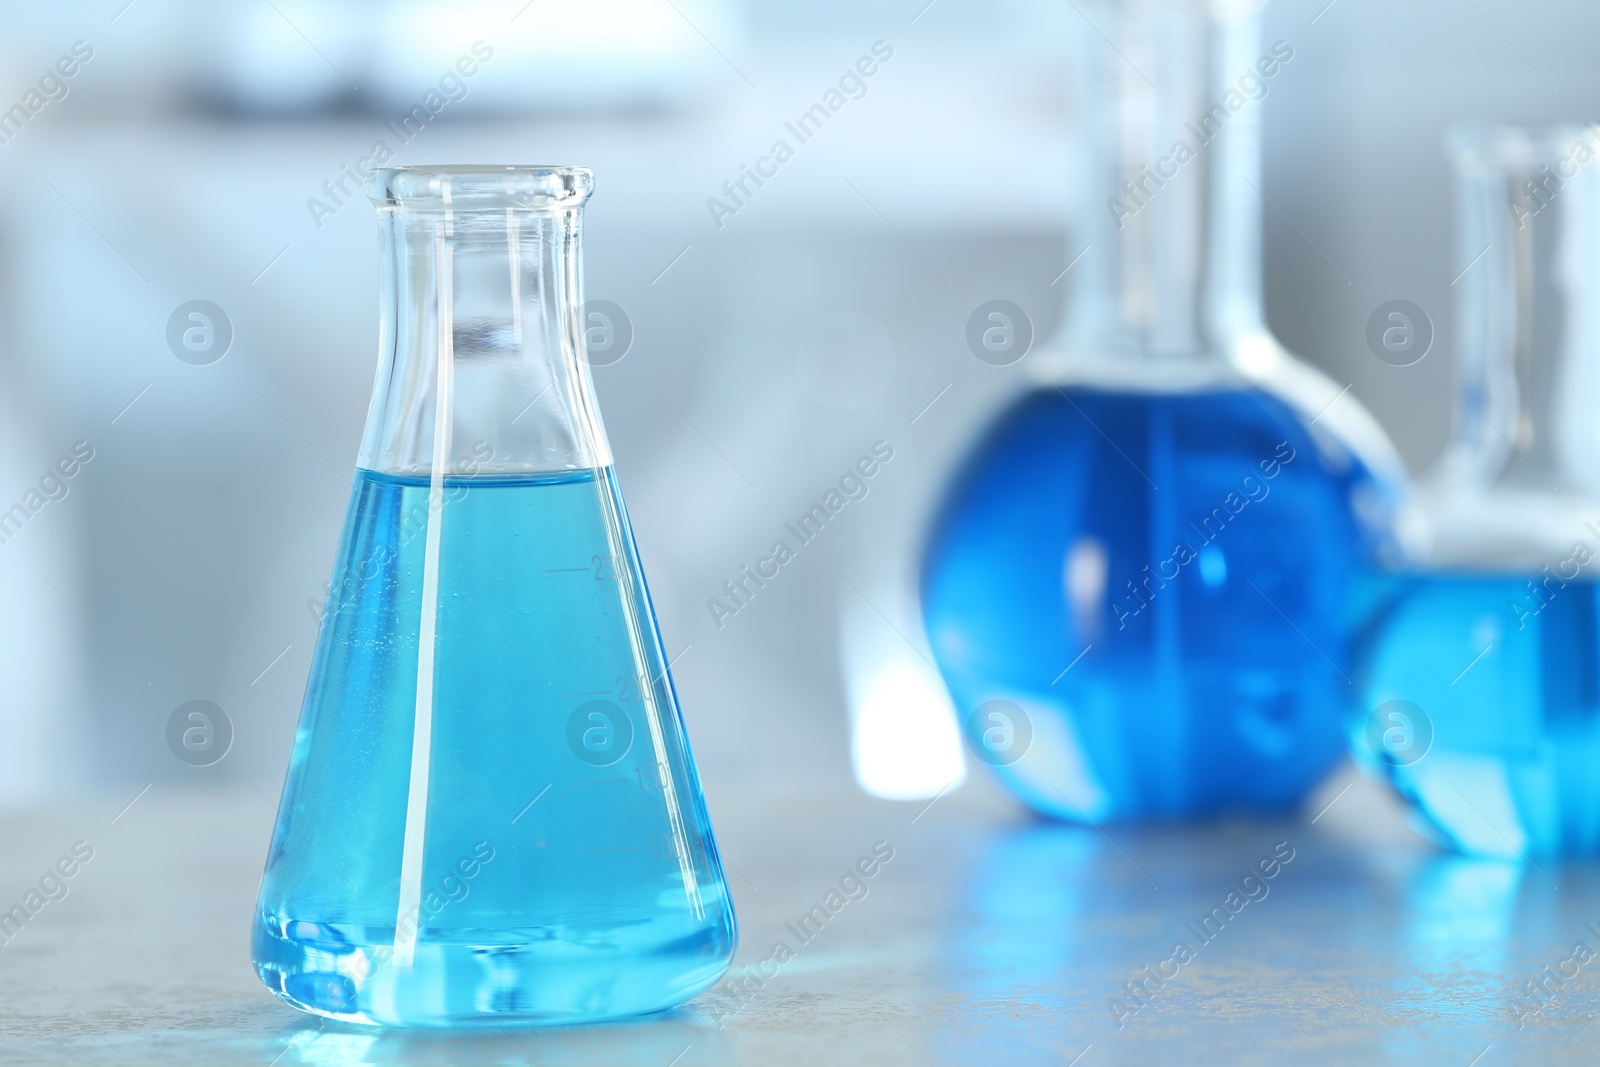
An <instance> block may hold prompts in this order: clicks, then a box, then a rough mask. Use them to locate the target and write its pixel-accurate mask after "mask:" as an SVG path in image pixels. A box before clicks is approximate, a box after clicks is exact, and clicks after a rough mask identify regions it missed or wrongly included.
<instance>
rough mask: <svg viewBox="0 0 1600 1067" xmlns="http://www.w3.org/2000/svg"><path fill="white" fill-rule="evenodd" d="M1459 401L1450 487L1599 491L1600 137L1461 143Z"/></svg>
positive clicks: (1492, 133) (1544, 133)
mask: <svg viewBox="0 0 1600 1067" xmlns="http://www.w3.org/2000/svg"><path fill="white" fill-rule="evenodd" d="M1451 147H1452V155H1453V156H1454V163H1455V169H1456V181H1457V192H1458V202H1457V211H1458V233H1459V238H1460V244H1459V247H1458V250H1457V251H1458V255H1459V256H1460V262H1462V263H1470V266H1469V267H1468V268H1467V270H1466V271H1465V273H1464V274H1463V275H1462V276H1461V278H1460V279H1459V280H1458V281H1457V283H1456V288H1457V289H1458V290H1459V293H1458V294H1457V297H1456V336H1457V339H1458V340H1457V343H1458V345H1459V349H1458V357H1457V359H1458V365H1457V384H1456V391H1457V394H1458V403H1457V409H1456V418H1455V425H1454V432H1453V436H1452V439H1451V443H1450V446H1449V448H1448V450H1447V452H1446V455H1445V459H1444V463H1443V467H1442V469H1441V471H1440V481H1441V482H1442V483H1443V484H1444V485H1446V486H1449V487H1451V488H1461V489H1470V490H1474V491H1479V490H1490V489H1496V490H1508V491H1514V492H1518V493H1535V494H1537V493H1545V494H1549V493H1557V494H1562V495H1584V494H1586V495H1591V496H1593V495H1595V494H1600V421H1597V420H1596V418H1595V411H1596V409H1597V407H1600V164H1596V163H1592V162H1590V161H1591V160H1593V159H1594V157H1595V156H1596V155H1597V154H1600V137H1597V131H1596V130H1595V129H1594V128H1592V127H1591V128H1578V127H1572V128H1564V129H1552V130H1539V131H1527V130H1506V129H1480V130H1476V131H1472V132H1463V133H1461V134H1458V135H1457V136H1455V137H1454V138H1452V145H1451Z"/></svg>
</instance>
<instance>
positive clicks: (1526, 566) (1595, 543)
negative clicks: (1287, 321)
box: [1352, 126, 1600, 858]
mask: <svg viewBox="0 0 1600 1067" xmlns="http://www.w3.org/2000/svg"><path fill="white" fill-rule="evenodd" d="M1596 132H1597V131H1596V130H1595V128H1594V127H1577V126H1573V127H1566V128H1555V129H1540V130H1523V129H1498V128H1489V129H1473V130H1468V131H1462V132H1461V133H1459V134H1458V135H1456V136H1455V137H1454V138H1453V139H1452V140H1453V143H1452V146H1451V148H1452V154H1453V156H1454V161H1455V167H1456V179H1457V189H1458V195H1459V203H1458V212H1459V216H1458V219H1459V222H1458V227H1459V238H1460V239H1459V243H1458V246H1457V253H1458V255H1459V256H1460V257H1461V259H1460V262H1462V263H1468V262H1470V263H1471V266H1470V268H1469V269H1467V270H1466V271H1465V272H1464V273H1463V274H1462V276H1461V278H1460V279H1459V280H1458V281H1457V282H1456V283H1455V287H1456V289H1457V290H1459V292H1458V293H1457V296H1456V300H1457V304H1456V321H1457V336H1458V339H1459V340H1458V344H1459V350H1458V354H1457V360H1458V367H1457V376H1456V395H1457V404H1456V418H1455V429H1454V435H1453V438H1452V441H1451V443H1450V445H1449V448H1448V449H1447V451H1446V453H1445V456H1444V458H1443V460H1442V462H1441V463H1440V465H1439V467H1438V469H1437V470H1436V471H1435V472H1434V474H1433V475H1432V476H1431V477H1430V478H1429V479H1428V480H1427V481H1426V482H1424V483H1423V485H1422V486H1421V487H1420V488H1419V491H1418V494H1417V502H1418V510H1419V513H1420V516H1421V519H1422V527H1423V530H1424V531H1425V539H1426V544H1425V550H1424V553H1423V558H1422V560H1421V566H1419V567H1418V568H1417V569H1416V571H1415V572H1414V573H1413V575H1412V581H1411V582H1410V583H1409V585H1408V587H1407V588H1406V590H1405V592H1404V593H1403V594H1402V595H1401V596H1400V597H1399V598H1398V599H1397V600H1396V602H1395V603H1394V604H1393V605H1392V606H1391V607H1390V608H1389V610H1387V611H1386V612H1385V614H1384V615H1383V616H1382V617H1381V618H1380V620H1379V621H1378V623H1377V624H1376V625H1375V627H1374V630H1373V634H1372V636H1371V641H1370V644H1369V647H1368V650H1367V655H1366V656H1364V657H1363V658H1364V661H1365V671H1364V674H1365V683H1364V684H1365V693H1364V696H1365V698H1366V700H1365V707H1364V708H1363V710H1364V711H1365V712H1366V714H1365V716H1363V717H1362V718H1361V719H1359V720H1358V721H1356V722H1355V723H1354V724H1353V725H1354V731H1353V732H1354V736H1353V739H1352V740H1353V742H1354V749H1355V753H1356V756H1357V758H1358V759H1360V760H1361V761H1362V762H1363V763H1364V764H1365V765H1367V766H1368V767H1369V768H1370V769H1372V770H1374V771H1375V772H1377V773H1379V774H1381V775H1383V776H1385V777H1387V778H1388V779H1389V780H1390V781H1391V782H1392V783H1394V785H1395V787H1396V788H1397V789H1398V790H1399V791H1400V792H1401V794H1403V795H1404V796H1405V797H1407V798H1408V799H1409V800H1410V801H1411V802H1412V803H1413V804H1414V805H1415V806H1416V807H1417V808H1418V810H1419V811H1420V812H1421V813H1422V815H1423V816H1424V817H1425V822H1424V826H1423V829H1425V830H1427V831H1430V832H1432V834H1433V836H1435V837H1437V838H1438V839H1440V840H1442V841H1443V842H1444V843H1447V844H1450V845H1453V846H1455V847H1457V848H1460V849H1463V850H1465V851H1467V852H1472V853H1477V854H1488V855H1498V856H1505V857H1511V858H1514V857H1517V856H1539V855H1551V854H1590V855H1592V854H1595V853H1597V852H1600V775H1596V773H1595V768H1596V766H1597V765H1600V581H1597V580H1596V579H1597V576H1600V421H1597V418H1596V412H1597V411H1600V171H1597V170H1596V164H1595V163H1593V162H1591V160H1593V159H1594V157H1595V156H1596V155H1597V154H1600V142H1597V137H1596Z"/></svg>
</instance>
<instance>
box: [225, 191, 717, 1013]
mask: <svg viewBox="0 0 1600 1067" xmlns="http://www.w3.org/2000/svg"><path fill="white" fill-rule="evenodd" d="M592 187H593V179H592V176H591V174H590V173H589V171H587V170H584V169H581V168H563V167H399V168H394V169H390V170H383V171H379V172H377V173H376V174H375V175H374V176H373V178H372V179H371V181H370V183H369V186H368V191H369V195H370V196H371V197H372V199H373V201H374V202H375V203H376V205H377V209H378V215H379V219H380V222H381V228H382V233H383V255H384V290H383V301H382V307H381V319H380V327H381V329H380V344H379V363H378V375H377V381H376V384H375V387H374V391H373V398H372V406H371V408H370V410H369V413H368V416H367V425H366V432H365V436H364V439H363V442H362V446H361V454H360V458H359V460H358V464H357V465H358V468H359V469H358V470H357V472H356V478H355V484H354V487H353V490H352V493H351V501H350V510H349V515H348V518H347V519H346V522H345V528H344V536H343V539H342V541H341V543H340V547H339V555H338V560H337V562H336V565H335V569H334V576H333V582H332V584H331V587H330V592H329V596H328V601H327V607H326V613H325V615H324V617H323V620H322V625H321V630H320V632H319V635H318V642H317V649H316V654H315V657H314V660H313V663H312V667H311V676H310V680H309V682H308V684H307V687H306V696H305V704H304V707H303V709H302V711H301V716H300V726H299V730H298V732H297V734H296V736H295V743H294V749H293V755H292V757H291V760H290V765H289V772H288V777H287V780H286V782H285V784H284V790H283V800H282V803H281V805H280V807H279V813H278V822H277V826H276V829H275V831H274V834H273V838H272V846H271V851H270V853H269V854H268V857H267V866H266V873H265V875H264V876H263V878H262V882H261V893H260V899H259V902H258V905H257V909H256V914H255V922H254V929H253V935H252V946H251V947H252V954H253V957H254V960H255V963H256V969H257V972H258V973H259V974H260V976H261V979H262V981H263V982H265V983H266V984H267V986H268V988H270V989H271V990H272V991H273V992H274V993H275V994H277V995H278V996H279V997H281V998H283V999H284V1000H286V1001H288V1002H289V1003H291V1004H293V1005H295V1006H296V1007H299V1008H302V1009H304V1010H306V1011H310V1012H315V1013H317V1014H319V1015H325V1016H329V1017H332V1018H337V1019H343V1020H349V1021H352V1022H363V1023H376V1024H383V1025H399V1026H461V1025H472V1024H474V1023H481V1024H489V1023H493V1024H495V1025H500V1024H503V1023H556V1022H580V1021H591V1020H598V1019H607V1018H615V1017H619V1016H626V1015H633V1014H638V1013H643V1012H650V1011H655V1010H658V1009H661V1008H666V1007H669V1006H671V1005H673V1004H677V1003H680V1002H681V1001H684V1000H686V999H688V998H690V997H692V996H694V995H695V994H697V993H699V992H701V991H702V990H704V989H706V988H708V987H709V986H710V985H711V984H712V983H713V982H715V981H716V980H717V979H718V978H719V977H720V976H721V975H722V974H723V972H724V971H726V970H727V967H728V964H729V961H730V959H731V957H732V954H733V950H734V944H735V939H736V932H735V924H734V917H733V911H732V907H731V904H730V901H729V898H728V894H727V889H726V885H725V882H724V878H723V872H722V865H721V861H720V860H719V858H718V855H717V849H716V844H715V842H714V841H713V838H712V833H711V825H710V822H709V820H708V818H707V816H706V810H705V803H704V800H703V798H702V796H701V791H700V783H699V778H698V775H697V774H696V771H695V766H694V761H693V759H692V757H691V755H690V752H689V744H688V739H687V737H686V736H685V733H684V728H683V723H682V720H681V718H680V715H679V711H678V702H677V697H676V695H675V693H674V691H673V686H672V680H671V675H670V673H669V671H668V666H667V662H666V659H665V657H664V656H663V654H662V646H661V639H660V636H659V634H658V632H657V626H656V619H655V614H654V611H653V609H652V607H651V604H650V597H649V593H648V591H647V590H646V588H645V582H644V575H643V572H642V571H641V569H640V565H639V557H638V553H637V551H636V550H635V547H634V540H633V534H632V531H631V529H630V527H629V525H628V517H627V513H626V511H625V510H624V508H623V503H622V496H621V494H620V492H619V490H618V484H617V479H616V475H615V473H614V472H613V469H612V462H611V452H610V448H609V445H608V444H607V441H606V436H605V432H604V430H603V428H602V426H601V423H600V416H599V412H598V410H597V408H596V405H595V399H594V394H593V389H592V386H591V383H590V378H589V373H588V363H587V356H586V349H585V335H584V331H583V328H582V324H581V322H580V308H581V306H582V300H583V297H582V279H581V263H582V261H581V251H580V218H581V212H582V208H583V204H584V201H585V200H586V199H587V197H588V195H589V193H590V191H591V189H592Z"/></svg>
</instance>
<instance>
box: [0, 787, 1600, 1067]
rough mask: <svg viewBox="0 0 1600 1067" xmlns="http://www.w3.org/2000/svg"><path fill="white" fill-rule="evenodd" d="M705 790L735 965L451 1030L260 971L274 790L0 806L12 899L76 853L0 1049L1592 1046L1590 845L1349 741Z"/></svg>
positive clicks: (1, 1015)
mask: <svg viewBox="0 0 1600 1067" xmlns="http://www.w3.org/2000/svg"><path fill="white" fill-rule="evenodd" d="M1352 783H1353V784H1352ZM709 792H710V796H709V803H710V805H711V809H712V814H713V818H714V820H715V822H716V825H717V830H718V835H719V839H720V843H721V847H722V851H723V856H724V858H725V860H726V862H727V868H728V878H729V881H730V883H731V888H732V891H733V895H734V899H735V902H736V906H737V909H738V914H739V922H740V927H741V931H740V934H741V938H740V948H739V955H738V958H737V960H736V963H735V966H734V970H733V972H732V973H731V974H730V975H729V976H728V978H727V979H725V980H724V981H723V982H722V983H720V984H719V985H718V986H717V987H715V988H713V989H712V990H711V991H709V992H707V993H706V994H704V995H702V996H701V997H699V998H697V999H695V1000H694V1001H692V1002H690V1003H689V1004H687V1005H685V1006H683V1007H681V1008H679V1009H677V1010H674V1011H671V1012H667V1013H663V1014H660V1015H656V1016H652V1017H649V1018H644V1019H639V1020H636V1021H633V1022H628V1023H623V1024H617V1025H608V1026H591V1027H565V1028H552V1029H517V1028H509V1027H501V1028H499V1029H492V1030H485V1031H482V1032H474V1033H453V1034H451V1033H416V1032H400V1031H372V1030H366V1029H361V1028H357V1027H353V1026H347V1025H344V1024H340V1023H334V1022H329V1021H325V1020H319V1019H316V1018H313V1017H309V1016H306V1015H302V1014H300V1013H299V1012H297V1011H295V1010H294V1009H292V1008H290V1007H288V1006H287V1005H285V1004H283V1003H281V1002H279V1001H278V1000H276V999H274V998H273V997H271V996H269V995H268V994H267V993H266V991H265V990H264V989H263V988H262V987H261V985H260V984H259V983H258V982H257V980H256V978H255V975H254V973H253V972H252V970H251V967H250V962H249V959H248V955H247V945H246V938H247V931H248V926H249V917H250V910H251V907H252V905H253V902H254V896H255V891H256V883H257V879H258V878H259V876H260V870H261V863H262V858H263V855H264V851H265V845H266V839H267V836H268V834H269V832H270V828H271V823H272V818H273V806H272V804H273V801H272V800H269V799H268V797H267V795H265V793H264V792H263V790H262V789H259V788H254V787H252V788H249V789H244V790H239V791H233V792H188V791H184V790H182V789H180V788H179V787H178V786H175V785H168V784H165V783H158V784H156V785H154V786H152V787H151V788H149V789H148V790H144V791H141V792H140V793H139V794H138V796H137V797H136V798H134V799H133V800H132V803H131V804H130V803H129V796H130V795H131V794H132V793H133V790H132V789H130V790H128V791H127V795H119V796H115V797H111V796H108V797H106V798H104V799H103V801H100V802H96V803H88V802H84V803H81V804H77V805H73V806H61V807H55V808H45V809H21V810H12V811H9V812H6V813H4V814H0V842H3V843H4V847H3V849H0V910H5V909H9V908H10V907H11V905H12V904H13V903H17V902H22V901H23V899H24V897H25V894H26V893H27V892H28V891H29V890H30V887H37V886H38V884H39V882H40V880H41V878H43V877H44V876H45V875H46V874H48V873H49V872H50V871H52V870H61V869H68V868H70V869H72V871H73V874H72V875H71V877H67V878H62V879H60V881H61V884H62V885H64V886H65V887H66V888H65V895H64V896H62V895H61V890H59V889H57V888H56V883H55V882H54V881H51V882H50V883H49V886H50V888H51V889H52V891H53V895H55V896H57V897H59V899H49V900H46V901H45V903H44V904H43V906H42V907H40V908H39V910H38V912H37V914H34V915H33V916H32V917H31V919H30V920H29V921H28V922H27V923H26V924H25V925H23V926H22V927H21V928H20V929H19V930H16V931H15V932H14V933H10V932H9V931H8V932H7V933H9V940H5V941H4V944H3V945H0V1003H3V1004H4V1010H3V1011H0V1063H36V1062H50V1061H61V1062H69V1063H76V1064H87V1063H116V1064H121V1063H167V1064H177V1063H207V1064H225V1063H278V1064H297V1063H326V1064H344V1063H506V1064H541V1065H542V1064H552V1065H553V1064H562V1065H566V1064H571V1065H583V1067H600V1065H607V1064H628V1065H642V1067H709V1065H713V1064H753V1065H760V1067H783V1065H787V1064H796V1065H806V1067H816V1065H822V1064H871V1065H873V1067H892V1065H898V1064H909V1065H926V1064H946V1063H979V1064H983V1065H985V1067H1001V1065H1006V1064H1024V1065H1045V1064H1049V1065H1062V1067H1065V1065H1076V1067H1097V1065H1100V1064H1155V1063H1174V1064H1188V1063H1226V1064H1258V1063H1259V1064H1275V1065H1281V1064H1300V1063H1304V1064H1334V1065H1343V1064H1363V1065H1366V1064H1387V1063H1427V1064H1446V1065H1460V1067H1496V1065H1499V1064H1520V1063H1540V1064H1548V1063H1566V1062H1572V1063H1594V1062H1596V1061H1597V1060H1600V1042H1597V1038H1600V1018H1597V1005H1600V1001H1597V992H1600V981H1597V978H1596V975H1597V974H1600V957H1597V955H1596V953H1600V866H1596V865H1589V864H1581V863H1567V864H1560V863H1552V862H1538V863H1536V864H1534V863H1524V862H1520V861H1519V862H1512V863H1507V862H1501V861H1497V860H1474V859H1467V858H1462V857H1458V856H1452V855H1448V854H1444V853H1441V852H1439V851H1437V850H1434V849H1432V848H1431V847H1429V846H1427V845H1426V844H1425V843H1423V842H1422V841H1421V840H1420V839H1419V838H1417V837H1415V836H1414V835H1413V834H1412V833H1411V832H1410V831H1409V830H1407V829H1406V828H1405V825H1404V823H1403V821H1402V820H1401V817H1400V814H1399V812H1398V809H1397V808H1396V807H1395V805H1394V804H1393V802H1392V800H1390V799H1389V798H1388V797H1387V796H1386V794H1384V793H1383V792H1382V791H1381V790H1379V789H1378V788H1376V787H1375V786H1372V785H1370V784H1368V783H1366V782H1364V781H1362V780H1360V779H1359V777H1358V776H1357V775H1356V774H1355V772H1354V771H1351V770H1348V769H1346V770H1343V771H1341V772H1340V773H1339V774H1336V775H1335V776H1334V777H1333V778H1332V779H1330V780H1329V782H1328V783H1327V784H1326V786H1325V787H1323V788H1322V789H1321V790H1319V792H1318V793H1317V794H1316V795H1315V796H1313V797H1312V798H1311V800H1310V802H1309V803H1308V804H1307V805H1306V806H1305V808H1304V809H1303V810H1302V811H1299V812H1296V813H1295V814H1294V815H1293V816H1292V817H1286V818H1282V819H1276V820H1270V821H1260V820H1253V821H1252V820H1246V821H1238V820H1233V821H1222V822H1212V823H1206V824H1201V825H1195V826H1188V827H1165V828H1161V829H1135V828H1126V827H1111V826H1107V827H1103V828H1095V827H1073V826H1063V825H1058V824H1052V823H1046V822H1041V821H1038V820H1036V819H1033V818H1031V817H1029V816H1028V815H1027V814H1025V813H1024V812H1022V811H1021V810H1019V809H1018V808H1017V807H1016V806H1014V805H1013V804H1011V803H1010V802H1009V801H1008V800H1006V799H1005V798H1004V797H1003V796H1001V795H1000V794H998V793H997V792H996V791H995V790H994V788H993V786H992V785H990V784H989V783H988V782H986V781H984V780H982V779H976V780H974V781H973V782H971V783H969V784H968V786H966V787H965V788H962V789H959V790H952V791H950V792H949V793H948V794H947V795H944V796H940V797H938V798H936V799H934V800H933V801H932V802H931V803H930V802H928V801H925V800H924V801H915V802H891V801H886V800H877V799H872V798H868V797H865V796H863V795H861V794H860V793H858V792H857V791H856V790H854V789H853V788H852V787H850V786H849V785H847V784H835V785H833V786H830V787H827V788H823V787H820V786H815V785H812V786H806V787H800V786H777V785H770V784H769V785H765V786H762V787H760V788H753V787H751V788H741V789H735V788H731V787H730V788H727V789H724V790H722V791H720V792H719V791H718V790H717V789H716V788H712V789H710V790H709ZM80 842H82V844H81V845H80V844H79V843H80ZM75 847H76V848H77V850H78V853H79V854H80V855H81V854H82V853H84V852H85V851H92V856H91V857H90V858H89V859H87V860H80V859H79V858H77V857H75V856H74V848H75ZM875 852H876V855H877V856H878V857H879V858H880V860H881V862H878V863H868V864H866V865H864V866H865V868H867V869H874V868H875V872H874V874H873V875H872V877H871V878H868V879H861V880H860V881H845V882H844V883H843V886H842V887H841V881H842V880H843V879H844V877H845V876H846V875H847V874H848V873H850V872H852V871H855V870H859V869H862V866H861V865H859V861H860V860H861V859H862V858H864V857H870V856H873V855H874V854H875ZM884 857H887V858H884ZM63 859H66V860H68V861H69V862H67V863H66V864H64V865H60V866H58V864H60V861H62V860H63ZM841 889H842V891H841ZM834 893H837V895H833V896H830V894H834ZM819 908H820V909H821V911H820V912H819V911H818V909H819ZM806 916H811V920H810V922H808V923H805V924H800V920H801V919H802V918H804V917H806ZM819 916H820V917H819ZM3 936H4V935H0V938H3ZM780 942H781V943H783V944H784V945H785V946H786V950H785V951H779V950H778V949H777V946H778V944H779V943H780Z"/></svg>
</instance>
